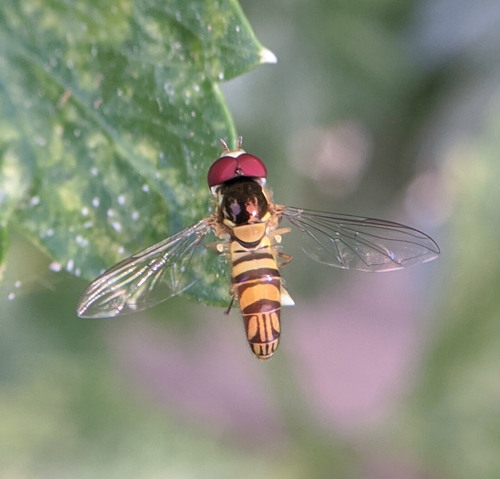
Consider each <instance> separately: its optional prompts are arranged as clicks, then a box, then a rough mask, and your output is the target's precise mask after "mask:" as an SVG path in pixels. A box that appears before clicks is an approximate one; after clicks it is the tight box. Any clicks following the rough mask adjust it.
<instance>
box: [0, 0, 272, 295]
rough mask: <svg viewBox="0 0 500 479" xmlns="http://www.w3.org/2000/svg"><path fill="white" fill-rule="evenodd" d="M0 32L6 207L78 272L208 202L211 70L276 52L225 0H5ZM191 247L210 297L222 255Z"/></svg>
mask: <svg viewBox="0 0 500 479" xmlns="http://www.w3.org/2000/svg"><path fill="white" fill-rule="evenodd" d="M0 45H1V47H0V102H1V103H0V106H1V111H0V122H1V127H2V128H1V129H0V130H1V131H0V152H1V153H2V158H3V160H2V161H3V162H4V163H6V162H7V163H8V162H10V163H11V164H13V166H11V167H10V170H9V172H6V170H5V168H3V169H2V178H0V185H2V190H1V192H2V197H1V200H2V203H0V206H2V205H3V204H4V203H5V205H7V206H6V207H5V210H6V214H5V215H4V218H6V219H8V220H10V221H12V222H14V223H15V224H17V225H18V227H19V228H20V229H21V230H22V231H23V232H24V233H25V234H26V235H27V236H28V237H29V238H30V239H31V240H32V241H34V242H35V243H36V244H38V245H39V246H40V247H41V248H42V249H44V250H45V251H46V252H47V253H48V254H49V255H50V256H51V257H53V258H54V259H55V260H56V261H58V262H59V263H61V265H62V266H63V267H65V268H66V269H67V270H68V271H70V272H71V273H73V274H75V275H77V276H82V277H84V278H87V279H93V278H94V277H95V276H96V275H97V274H98V273H99V272H101V271H102V270H103V269H105V268H107V267H109V266H111V265H112V264H113V263H115V262H117V261H119V260H120V259H123V258H124V257H126V256H128V255H130V254H132V253H134V252H136V251H137V250H139V249H141V248H144V247H146V246H148V245H151V244H153V243H155V242H157V241H159V240H161V239H163V238H165V237H167V236H169V235H171V234H173V233H176V232H177V231H180V230H181V229H182V228H184V227H187V226H189V225H190V224H192V223H194V222H196V221H197V220H199V219H200V218H202V217H204V216H206V215H207V214H208V212H209V210H210V199H209V197H210V195H209V191H208V188H207V185H206V172H207V169H208V167H209V166H210V164H211V163H212V162H213V161H214V160H215V159H216V158H217V157H218V156H219V155H220V153H221V148H220V145H219V143H218V140H219V138H224V139H226V140H227V141H228V143H229V144H230V145H231V144H234V142H235V138H236V132H235V128H234V125H233V123H232V119H231V117H230V114H229V112H228V111H227V107H226V105H225V102H224V99H223V97H222V95H221V92H220V89H219V85H218V82H219V81H220V80H222V79H229V78H233V77H235V76H237V75H240V74H242V73H243V72H245V71H248V70H250V69H251V68H253V67H255V66H257V65H258V64H260V63H264V62H266V61H272V60H273V55H272V54H271V53H270V52H269V51H268V50H266V49H264V48H263V47H262V46H261V45H260V44H259V43H258V41H257V40H256V39H255V37H254V34H253V32H252V30H251V29H250V27H249V25H248V23H247V21H246V19H245V17H244V16H243V13H242V11H241V9H240V7H239V5H238V4H237V2H235V1H231V0H213V1H209V0H196V1H189V2H185V1H180V0H167V1H164V0H163V1H161V0H137V1H132V0H129V1H126V0H125V1H122V0H114V1H110V2H100V1H95V0H90V1H85V2H64V1H63V0H38V1H37V0H24V1H23V0H21V1H19V0H11V1H9V0H6V1H4V2H2V6H1V7H0ZM8 174H10V175H12V176H13V177H15V182H16V184H17V186H16V187H15V188H11V189H13V190H14V191H9V189H8V188H4V185H6V184H7V183H8V180H7V179H5V178H7V176H6V175H8ZM8 184H11V183H8ZM12 185H14V183H12ZM14 207H15V211H14ZM196 261H198V264H194V265H193V266H194V267H195V269H196V270H197V271H200V272H201V271H203V270H206V271H207V274H206V275H202V277H200V281H199V286H198V287H197V288H196V289H193V290H192V295H193V296H195V297H197V298H199V299H200V300H203V301H206V302H212V303H220V302H221V301H222V300H223V299H225V297H226V296H227V274H226V273H225V269H226V267H225V266H224V263H223V262H221V261H220V260H219V258H216V257H215V255H212V254H210V255H208V254H207V255H202V257H201V258H200V259H199V260H198V259H197V260H196Z"/></svg>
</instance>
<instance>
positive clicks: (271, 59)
mask: <svg viewBox="0 0 500 479" xmlns="http://www.w3.org/2000/svg"><path fill="white" fill-rule="evenodd" d="M259 56H260V62H261V63H278V58H277V57H276V55H275V54H274V53H273V52H272V51H271V50H268V49H267V48H264V47H262V48H261V49H260V51H259Z"/></svg>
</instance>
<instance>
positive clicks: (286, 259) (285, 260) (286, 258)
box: [274, 250, 292, 268]
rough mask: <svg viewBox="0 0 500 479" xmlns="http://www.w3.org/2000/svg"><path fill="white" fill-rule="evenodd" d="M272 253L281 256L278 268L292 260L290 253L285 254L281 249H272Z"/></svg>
mask: <svg viewBox="0 0 500 479" xmlns="http://www.w3.org/2000/svg"><path fill="white" fill-rule="evenodd" d="M274 254H275V256H277V257H278V258H282V261H281V262H280V263H278V267H279V268H281V267H282V266H285V265H287V264H288V263H290V261H292V255H291V254H286V253H283V252H282V251H276V250H275V251H274Z"/></svg>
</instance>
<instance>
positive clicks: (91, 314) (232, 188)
mask: <svg viewBox="0 0 500 479" xmlns="http://www.w3.org/2000/svg"><path fill="white" fill-rule="evenodd" d="M221 144H222V146H223V148H224V153H223V154H222V156H221V157H220V158H219V159H217V160H216V161H215V162H214V163H213V164H212V166H211V167H210V169H209V170H208V178H207V179H208V186H209V188H210V190H211V191H212V193H213V195H214V196H215V199H216V210H215V212H214V213H213V214H211V215H210V216H207V217H206V218H203V219H202V220H200V221H199V222H198V223H196V224H195V225H193V226H190V227H189V228H186V229H184V230H182V231H180V232H179V233H177V234H174V235H173V236H171V237H169V238H167V239H165V240H163V241H160V242H159V243H157V244H155V245H153V246H150V247H149V248H146V249H145V250H143V251H140V252H139V253H136V254H134V255H133V256H131V257H130V258H127V259H125V260H123V261H122V262H120V263H118V264H117V265H115V266H113V267H112V268H111V269H109V270H108V271H106V272H105V273H103V274H102V275H101V276H99V277H98V278H97V279H96V280H95V281H93V282H92V283H91V284H90V285H89V286H88V287H87V289H86V290H85V291H84V293H83V294H82V296H81V298H80V301H79V303H78V307H77V313H78V316H80V317H82V318H102V317H111V316H118V315H120V314H126V313H132V312H136V311H140V310H143V309H146V308H149V307H152V306H154V305H156V304H158V303H160V302H161V301H164V300H165V299H168V298H169V297H171V296H174V295H176V294H180V293H182V292H184V291H186V290H187V289H188V288H189V287H190V286H192V285H193V284H194V283H193V282H191V283H188V284H184V285H183V286H182V288H181V287H179V284H180V282H179V280H178V278H179V276H182V274H183V272H185V271H186V268H189V260H190V259H191V258H192V256H193V254H196V251H199V249H201V248H205V247H210V248H213V249H214V250H215V251H216V252H218V253H225V254H226V255H227V256H229V259H230V262H231V264H232V272H231V284H230V288H229V294H230V296H231V302H230V304H229V307H228V309H227V311H226V313H229V311H230V309H231V306H232V304H233V302H234V300H235V299H237V301H238V304H239V307H240V310H241V314H242V316H243V322H244V325H245V330H246V335H247V339H248V343H249V345H250V348H251V350H252V352H253V353H254V354H255V355H256V356H257V357H258V358H259V359H268V358H270V357H271V356H272V355H273V353H274V352H275V351H276V348H277V346H278V341H279V337H280V310H281V305H293V304H294V303H293V300H292V299H291V297H290V295H289V294H288V292H287V291H286V289H285V287H284V284H283V280H282V278H281V275H280V271H279V269H280V267H281V266H283V265H285V264H287V263H288V262H290V260H291V256H289V255H287V254H285V253H282V252H281V251H280V249H279V243H280V242H281V236H282V235H283V234H286V233H288V232H290V228H288V227H286V228H281V227H280V222H281V220H283V219H285V220H288V222H289V223H291V224H292V225H293V226H296V227H297V228H298V229H299V230H300V231H301V232H302V234H303V236H304V240H305V242H304V245H303V250H304V252H305V253H306V254H307V255H308V256H309V257H310V258H312V259H313V260H315V261H318V262H320V263H323V264H327V265H330V266H336V267H338V268H343V269H353V270H358V271H392V270H396V269H401V268H405V267H406V266H410V265H412V264H416V263H425V262H427V261H431V260H433V259H434V258H436V257H437V256H438V255H439V252H440V251H439V247H438V245H437V244H436V243H435V242H434V241H433V240H432V238H430V237H429V236H427V235H426V234H424V233H422V232H420V231H418V230H416V229H414V228H410V227H409V226H404V225H402V224H399V223H394V222H392V221H384V220H377V219H371V218H360V217H357V216H350V215H343V214H334V213H324V212H319V211H312V210H306V209H302V208H294V207H290V206H283V205H278V204H275V203H273V201H272V197H271V193H270V192H269V190H268V189H267V188H266V187H265V183H266V176H267V170H266V166H265V165H264V163H263V162H262V161H261V160H260V159H259V158H257V157H256V156H253V155H250V154H248V153H246V152H245V151H244V150H243V149H242V148H241V144H242V138H241V137H240V138H238V145H237V148H236V150H234V151H231V150H230V149H229V148H228V146H227V145H226V143H225V142H224V141H223V140H221ZM210 231H212V232H213V233H214V234H215V236H216V237H217V238H219V239H220V242H217V243H209V244H206V245H205V244H204V243H203V241H202V240H203V238H204V236H205V235H206V234H207V233H209V232H210ZM166 290H168V292H165V293H164V291H166ZM159 292H161V294H159Z"/></svg>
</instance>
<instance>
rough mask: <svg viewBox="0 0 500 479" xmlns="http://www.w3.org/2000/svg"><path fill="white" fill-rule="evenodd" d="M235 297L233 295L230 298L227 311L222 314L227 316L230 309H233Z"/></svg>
mask: <svg viewBox="0 0 500 479" xmlns="http://www.w3.org/2000/svg"><path fill="white" fill-rule="evenodd" d="M235 296H236V295H235V294H233V295H232V296H231V302H230V303H229V306H228V307H227V309H226V310H225V311H224V314H229V313H230V312H231V308H232V307H233V303H234V298H235Z"/></svg>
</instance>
